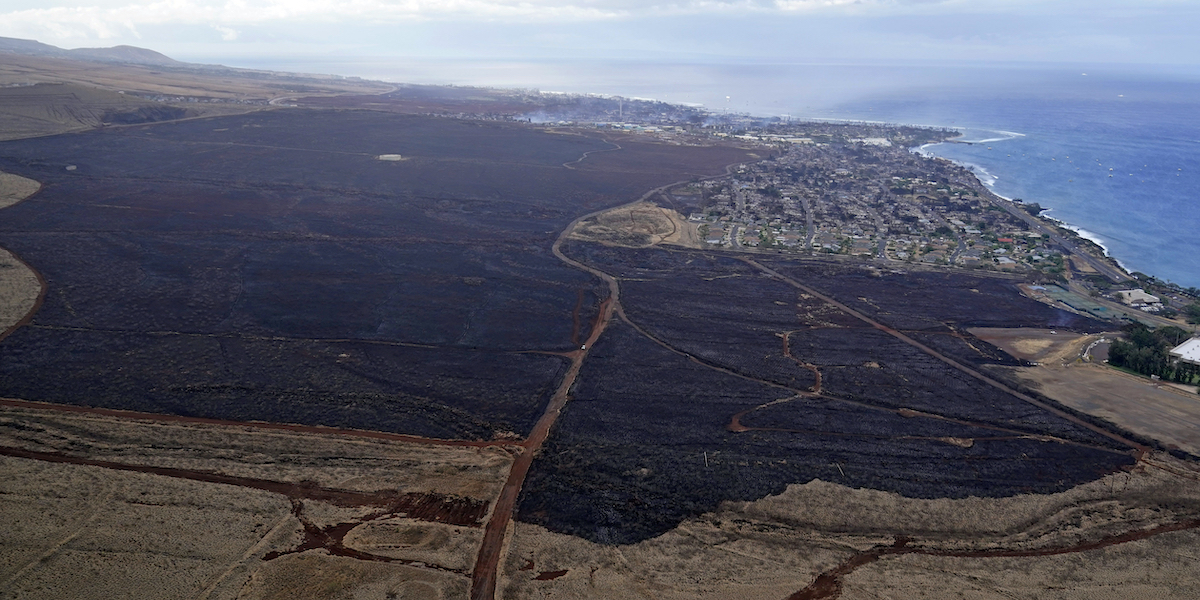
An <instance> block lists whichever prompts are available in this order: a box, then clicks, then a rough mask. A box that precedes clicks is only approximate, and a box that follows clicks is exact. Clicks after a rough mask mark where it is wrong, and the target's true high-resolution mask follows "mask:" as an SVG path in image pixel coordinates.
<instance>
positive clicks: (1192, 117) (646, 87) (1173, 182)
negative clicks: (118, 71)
mask: <svg viewBox="0 0 1200 600" xmlns="http://www.w3.org/2000/svg"><path fill="white" fill-rule="evenodd" d="M238 66H248V67H257V68H272V69H280V70H293V71H306V72H315V73H337V74H342V75H358V76H362V77H369V78H373V79H383V80H387V81H395V82H408V83H436V84H460V85H481V86H495V87H517V88H527V89H540V90H543V91H563V92H574V93H599V94H612V95H621V96H626V97H638V98H653V99H657V100H663V101H668V102H677V103H688V104H699V105H703V106H705V107H706V108H708V109H709V110H712V111H714V112H722V111H729V112H738V113H750V114H754V115H761V116H780V117H791V118H798V119H810V118H825V119H847V120H873V121H884V122H891V123H903V124H918V125H933V126H942V127H953V128H958V129H960V130H962V132H963V137H962V138H961V141H970V142H976V143H972V144H939V145H936V146H932V147H929V148H926V151H928V152H931V153H933V154H936V155H938V156H942V157H945V158H949V159H951V160H955V161H958V162H961V163H965V164H970V165H973V166H974V167H975V168H976V169H977V172H978V174H979V175H980V178H981V179H983V180H984V181H985V182H986V183H988V184H989V185H991V186H992V189H993V190H994V191H995V192H996V193H998V194H1000V195H1002V196H1005V197H1009V198H1021V199H1023V200H1025V201H1027V202H1037V203H1039V204H1041V205H1042V206H1044V207H1047V208H1049V209H1050V212H1049V213H1048V215H1049V216H1051V217H1054V218H1056V219H1059V220H1061V221H1063V222H1065V223H1067V224H1069V225H1071V226H1073V227H1076V228H1078V229H1079V230H1080V231H1081V233H1084V234H1085V235H1087V236H1089V237H1091V238H1093V239H1095V240H1096V241H1098V242H1100V243H1101V244H1102V245H1103V246H1104V247H1105V248H1107V249H1108V251H1109V252H1110V254H1111V255H1113V256H1114V257H1115V258H1117V259H1118V260H1119V261H1121V263H1122V264H1123V265H1125V266H1126V268H1128V269H1131V270H1134V271H1140V272H1144V273H1148V274H1151V275H1155V276H1157V277H1159V278H1162V279H1165V280H1168V281H1173V282H1175V283H1179V284H1181V285H1184V286H1195V287H1200V70H1195V69H1192V70H1188V69H1185V68H1177V69H1173V70H1170V69H1164V68H1150V67H1119V68H1118V67H1111V66H1088V67H1080V66H1054V65H1048V66H1047V65H986V66H981V65H955V64H936V65H935V64H925V65H845V64H787V63H781V64H763V63H758V64H708V63H678V64H662V63H648V62H636V61H626V62H612V61H609V62H581V61H562V62H554V61H541V62H529V61H525V62H522V61H502V60H496V61H478V60H471V61H465V60H433V59H423V60H404V61H398V60H395V59H340V60H337V61H336V62H334V61H332V60H331V61H330V62H324V63H312V62H305V63H294V62H293V63H289V62H287V61H280V60H276V61H270V60H265V61H262V62H258V63H255V64H245V65H238Z"/></svg>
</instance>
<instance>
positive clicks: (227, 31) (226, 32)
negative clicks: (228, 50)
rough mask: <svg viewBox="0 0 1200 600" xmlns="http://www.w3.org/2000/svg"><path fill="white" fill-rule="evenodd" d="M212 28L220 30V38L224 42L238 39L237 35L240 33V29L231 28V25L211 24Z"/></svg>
mask: <svg viewBox="0 0 1200 600" xmlns="http://www.w3.org/2000/svg"><path fill="white" fill-rule="evenodd" d="M213 29H216V30H217V31H219V32H221V39H222V40H223V41H226V42H232V41H234V40H236V39H238V35H239V34H241V32H240V31H238V30H236V29H233V28H232V27H223V26H221V25H213Z"/></svg>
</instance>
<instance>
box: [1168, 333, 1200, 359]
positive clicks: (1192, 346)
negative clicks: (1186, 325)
mask: <svg viewBox="0 0 1200 600" xmlns="http://www.w3.org/2000/svg"><path fill="white" fill-rule="evenodd" d="M1171 356H1174V357H1176V358H1178V359H1179V360H1182V361H1184V362H1190V363H1192V364H1196V365H1200V338H1192V339H1190V340H1188V341H1186V342H1184V343H1182V344H1180V345H1178V346H1176V347H1175V348H1174V349H1172V350H1171Z"/></svg>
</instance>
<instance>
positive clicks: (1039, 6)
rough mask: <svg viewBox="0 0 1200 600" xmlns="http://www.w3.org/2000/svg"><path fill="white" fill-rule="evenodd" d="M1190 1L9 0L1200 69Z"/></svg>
mask: <svg viewBox="0 0 1200 600" xmlns="http://www.w3.org/2000/svg"><path fill="white" fill-rule="evenodd" d="M1197 25H1200V6H1196V5H1191V4H1187V3H1184V2H1181V1H1178V0H1150V1H1146V2H1139V3H1137V4H1136V5H1131V4H1130V3H1128V2H1121V1H1117V0H1108V1H1100V2H1087V3H1084V2H1078V1H1065V0H1061V1H1044V0H1042V1H1039V0H1021V1H1016V2H1013V1H1000V0H984V1H978V2H970V3H968V2H964V1H962V0H773V1H766V0H715V1H698V0H697V1H686V0H685V1H684V2H675V3H655V2H651V3H636V2H628V1H627V0H574V1H556V0H532V1H528V0H527V1H516V0H455V1H448V0H406V1H393V0H358V1H355V2H349V3H340V4H333V3H326V2H321V1H290V2H284V1H283V0H257V1H249V2H245V1H238V2H235V1H220V0H171V1H165V0H164V1H153V0H151V1H141V0H10V1H9V2H7V3H6V8H5V9H0V36H6V37H17V38H24V39H36V40H38V41H41V42H44V43H48V44H52V45H55V46H59V47H63V48H78V47H97V46H113V45H120V44H128V45H134V46H140V47H146V48H150V49H153V50H157V51H159V52H162V53H164V54H167V55H168V56H171V57H172V58H176V59H178V60H184V61H189V62H208V61H213V62H221V63H231V64H236V63H245V62H254V61H259V62H261V61H264V60H280V59H284V58H288V59H295V60H315V59H328V58H329V57H343V58H346V59H351V60H359V59H369V60H378V59H391V60H399V59H412V60H466V61H483V62H487V61H491V60H512V61H547V60H548V61H592V60H601V61H621V60H635V61H651V62H659V63H664V62H665V63H672V62H682V63H738V64H767V63H785V64H791V63H795V62H801V63H819V64H822V63H829V62H832V63H836V64H842V63H881V62H883V63H894V62H905V61H907V62H912V61H917V62H921V61H944V60H952V61H961V62H974V63H1026V64H1064V63H1065V64H1108V65H1125V66H1128V67H1133V68H1139V69H1140V68H1143V66H1144V65H1175V66H1196V65H1198V64H1200V58H1197V57H1200V38H1197V36H1195V35H1194V32H1195V31H1196V29H1197Z"/></svg>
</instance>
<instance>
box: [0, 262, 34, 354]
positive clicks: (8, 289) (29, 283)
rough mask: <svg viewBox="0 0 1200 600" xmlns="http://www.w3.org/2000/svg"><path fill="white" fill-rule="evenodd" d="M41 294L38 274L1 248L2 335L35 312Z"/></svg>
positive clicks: (0, 295)
mask: <svg viewBox="0 0 1200 600" xmlns="http://www.w3.org/2000/svg"><path fill="white" fill-rule="evenodd" d="M41 292H42V284H41V282H39V281H38V278H37V274H36V273H34V272H33V271H32V270H31V269H30V268H29V267H27V266H25V264H24V263H22V262H21V261H19V260H17V258H16V256H14V255H13V254H12V253H11V252H9V251H7V250H5V249H3V248H0V334H3V333H4V332H5V331H7V330H8V329H9V328H10V327H12V326H14V325H16V324H17V323H18V322H20V320H21V319H23V318H25V316H26V315H28V314H29V311H31V310H33V307H34V306H35V305H36V304H37V299H38V295H40V294H41Z"/></svg>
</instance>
